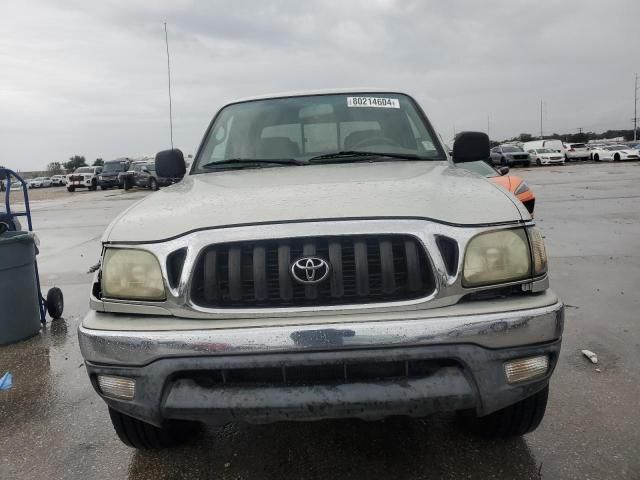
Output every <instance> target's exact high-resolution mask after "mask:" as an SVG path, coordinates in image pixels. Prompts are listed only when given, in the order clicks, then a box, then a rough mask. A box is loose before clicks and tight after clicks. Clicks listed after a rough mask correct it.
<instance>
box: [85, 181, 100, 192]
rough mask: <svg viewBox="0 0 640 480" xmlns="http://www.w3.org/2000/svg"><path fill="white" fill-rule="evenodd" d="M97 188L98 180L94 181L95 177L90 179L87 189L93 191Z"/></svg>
mask: <svg viewBox="0 0 640 480" xmlns="http://www.w3.org/2000/svg"><path fill="white" fill-rule="evenodd" d="M97 189H98V182H96V180H95V178H94V179H93V180H92V181H91V186H90V187H87V190H91V191H92V192H95V191H96V190H97Z"/></svg>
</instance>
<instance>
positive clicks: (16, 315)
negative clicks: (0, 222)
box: [0, 232, 40, 345]
mask: <svg viewBox="0 0 640 480" xmlns="http://www.w3.org/2000/svg"><path fill="white" fill-rule="evenodd" d="M35 264H36V243H35V235H34V234H33V233H31V232H4V233H2V234H0V345H6V344H8V343H14V342H18V341H20V340H24V339H26V338H29V337H32V336H33V335H35V334H37V333H38V332H39V331H40V298H39V297H38V295H39V294H38V285H37V283H36V266H35Z"/></svg>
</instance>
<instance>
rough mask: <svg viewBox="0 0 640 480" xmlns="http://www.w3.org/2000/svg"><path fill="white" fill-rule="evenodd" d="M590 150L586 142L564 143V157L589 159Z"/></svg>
mask: <svg viewBox="0 0 640 480" xmlns="http://www.w3.org/2000/svg"><path fill="white" fill-rule="evenodd" d="M589 157H590V152H589V149H588V148H587V146H586V145H585V144H584V143H566V144H565V145H564V158H565V159H566V160H567V161H571V160H589Z"/></svg>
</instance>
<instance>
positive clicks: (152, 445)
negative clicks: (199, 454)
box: [109, 407, 198, 450]
mask: <svg viewBox="0 0 640 480" xmlns="http://www.w3.org/2000/svg"><path fill="white" fill-rule="evenodd" d="M109 416H110V417H111V423H112V424H113V429H114V430H115V431H116V434H117V435H118V438H120V440H121V441H122V443H124V444H125V445H127V446H129V447H133V448H137V449H140V450H155V449H160V448H169V447H174V446H177V445H180V444H182V443H185V442H186V441H187V440H188V438H189V437H190V436H191V434H193V433H195V432H196V430H197V427H198V424H195V423H188V422H184V423H177V422H176V423H173V424H170V425H168V426H167V427H164V428H159V427H156V426H155V425H151V424H150V423H146V422H143V421H141V420H138V419H137V418H133V417H130V416H128V415H125V414H124V413H120V412H118V411H117V410H114V409H112V408H111V407H109Z"/></svg>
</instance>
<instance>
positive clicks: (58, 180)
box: [51, 175, 67, 187]
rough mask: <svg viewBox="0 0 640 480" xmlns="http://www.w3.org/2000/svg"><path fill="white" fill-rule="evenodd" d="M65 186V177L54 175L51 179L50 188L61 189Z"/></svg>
mask: <svg viewBox="0 0 640 480" xmlns="http://www.w3.org/2000/svg"><path fill="white" fill-rule="evenodd" d="M66 184H67V177H66V175H54V176H52V177H51V186H52V187H63V186H65V185H66Z"/></svg>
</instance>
